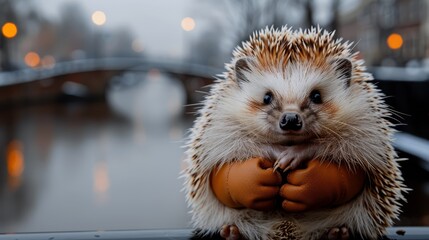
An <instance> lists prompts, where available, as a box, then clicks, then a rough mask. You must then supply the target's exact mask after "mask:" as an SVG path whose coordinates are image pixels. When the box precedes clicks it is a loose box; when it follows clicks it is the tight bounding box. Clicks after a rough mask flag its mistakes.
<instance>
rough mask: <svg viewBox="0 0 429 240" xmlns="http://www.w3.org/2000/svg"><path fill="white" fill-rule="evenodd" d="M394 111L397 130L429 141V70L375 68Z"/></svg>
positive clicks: (379, 82) (379, 85)
mask: <svg viewBox="0 0 429 240" xmlns="http://www.w3.org/2000/svg"><path fill="white" fill-rule="evenodd" d="M371 71H372V72H373V74H374V78H375V80H376V84H377V85H378V87H379V88H380V89H381V90H382V91H383V92H384V93H385V95H386V99H385V101H386V102H387V104H388V105H389V106H390V107H391V108H392V109H393V110H394V116H393V118H395V119H396V120H397V122H395V123H396V124H399V125H398V126H397V129H398V130H399V131H402V132H407V133H410V134H413V135H416V136H418V137H422V138H425V139H428V140H429V124H428V123H429V97H428V96H429V95H428V94H429V72H428V71H427V70H426V69H423V68H395V67H378V68H372V69H371Z"/></svg>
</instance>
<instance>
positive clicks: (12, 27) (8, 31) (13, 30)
mask: <svg viewBox="0 0 429 240" xmlns="http://www.w3.org/2000/svg"><path fill="white" fill-rule="evenodd" d="M1 32H2V34H3V36H4V37H5V38H14V37H15V36H16V34H18V28H17V27H16V24H15V23H13V22H7V23H5V24H3V26H2V28H1Z"/></svg>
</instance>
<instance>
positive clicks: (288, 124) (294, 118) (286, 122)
mask: <svg viewBox="0 0 429 240" xmlns="http://www.w3.org/2000/svg"><path fill="white" fill-rule="evenodd" d="M280 128H281V129H282V130H285V131H286V130H293V131H298V130H300V129H301V128H302V121H301V117H300V116H299V114H297V113H292V112H287V113H285V114H283V116H282V118H281V119H280Z"/></svg>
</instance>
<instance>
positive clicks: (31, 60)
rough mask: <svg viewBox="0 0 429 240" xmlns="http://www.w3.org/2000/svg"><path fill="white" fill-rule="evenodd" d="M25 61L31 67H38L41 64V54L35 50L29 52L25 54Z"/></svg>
mask: <svg viewBox="0 0 429 240" xmlns="http://www.w3.org/2000/svg"><path fill="white" fill-rule="evenodd" d="M24 62H25V64H27V66H29V67H33V68H34V67H37V66H38V65H39V64H40V56H39V54H37V53H35V52H29V53H27V54H26V55H25V57H24Z"/></svg>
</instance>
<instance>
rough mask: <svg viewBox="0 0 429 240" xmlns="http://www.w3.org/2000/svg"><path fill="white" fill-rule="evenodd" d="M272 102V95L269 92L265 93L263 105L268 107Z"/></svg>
mask: <svg viewBox="0 0 429 240" xmlns="http://www.w3.org/2000/svg"><path fill="white" fill-rule="evenodd" d="M272 101H273V94H272V93H271V92H267V93H265V96H264V104H265V105H268V104H270V103H271V102H272Z"/></svg>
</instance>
